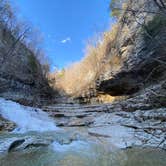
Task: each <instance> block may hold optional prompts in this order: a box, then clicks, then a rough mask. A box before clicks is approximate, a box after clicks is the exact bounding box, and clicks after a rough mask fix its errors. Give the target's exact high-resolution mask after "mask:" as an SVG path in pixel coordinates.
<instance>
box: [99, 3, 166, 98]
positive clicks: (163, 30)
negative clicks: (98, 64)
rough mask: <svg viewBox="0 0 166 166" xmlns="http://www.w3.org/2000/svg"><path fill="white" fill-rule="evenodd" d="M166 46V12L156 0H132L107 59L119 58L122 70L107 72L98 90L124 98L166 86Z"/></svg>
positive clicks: (122, 18)
mask: <svg viewBox="0 0 166 166" xmlns="http://www.w3.org/2000/svg"><path fill="white" fill-rule="evenodd" d="M165 46H166V15H165V11H161V9H160V8H159V7H158V6H157V5H156V4H155V3H154V1H152V0H150V1H149V0H140V1H137V0H130V1H129V3H128V6H127V9H126V11H124V13H123V16H122V17H121V18H120V20H119V22H118V33H117V37H116V40H115V42H114V47H111V49H110V53H109V55H108V56H107V61H109V59H110V58H111V57H113V56H118V57H119V59H120V63H121V65H120V68H119V69H118V70H114V69H112V68H111V67H112V66H110V69H108V68H107V69H105V71H104V72H103V73H102V74H101V75H102V77H101V78H102V79H100V84H99V85H98V90H99V91H100V92H103V93H105V94H110V95H112V96H121V95H132V94H135V93H136V92H139V91H140V90H142V89H144V88H147V87H149V86H152V85H156V84H161V83H162V84H165V82H166V80H165V78H166V77H165V76H166V68H165V64H166V63H165V62H166V47H165ZM162 93H165V92H164V91H162ZM163 95H165V94H163Z"/></svg>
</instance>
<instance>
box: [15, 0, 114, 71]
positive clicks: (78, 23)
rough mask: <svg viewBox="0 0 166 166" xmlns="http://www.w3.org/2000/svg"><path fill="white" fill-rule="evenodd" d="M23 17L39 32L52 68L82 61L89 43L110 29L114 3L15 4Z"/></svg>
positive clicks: (21, 0) (30, 0) (60, 0)
mask: <svg viewBox="0 0 166 166" xmlns="http://www.w3.org/2000/svg"><path fill="white" fill-rule="evenodd" d="M12 1H13V2H14V4H15V6H17V8H18V9H19V13H20V14H21V16H22V17H23V18H24V19H26V20H28V21H30V22H31V23H32V24H33V26H34V27H36V28H38V29H39V30H40V31H41V32H42V34H43V37H44V46H43V47H44V49H45V50H46V53H47V55H48V56H49V59H50V62H51V66H52V68H53V67H54V66H56V67H58V68H63V67H65V66H66V65H68V64H70V63H72V62H75V61H78V60H80V59H81V58H82V57H83V55H84V49H85V46H86V41H87V40H88V39H89V38H91V37H93V36H94V34H95V33H98V32H101V31H104V30H106V29H108V27H109V25H110V23H111V21H112V20H111V18H110V16H109V9H108V7H109V2H110V0H12Z"/></svg>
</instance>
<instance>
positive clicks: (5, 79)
mask: <svg viewBox="0 0 166 166" xmlns="http://www.w3.org/2000/svg"><path fill="white" fill-rule="evenodd" d="M47 93H49V86H48V83H47V80H46V79H45V78H44V75H43V73H42V69H41V65H40V63H39V62H38V60H37V59H36V57H35V55H34V54H33V52H32V51H30V50H29V49H28V48H27V47H26V46H25V45H24V44H22V43H21V42H20V41H17V39H15V38H14V37H13V36H12V35H11V33H10V31H7V29H6V28H5V27H4V26H2V25H1V26H0V96H1V97H5V98H7V99H12V100H16V101H19V102H22V103H24V104H32V103H34V102H37V100H38V99H39V98H40V97H41V95H47Z"/></svg>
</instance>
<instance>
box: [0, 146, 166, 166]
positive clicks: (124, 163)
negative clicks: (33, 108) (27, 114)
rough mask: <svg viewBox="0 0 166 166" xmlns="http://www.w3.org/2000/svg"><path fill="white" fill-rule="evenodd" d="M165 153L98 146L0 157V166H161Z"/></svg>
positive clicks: (40, 150) (47, 149)
mask: <svg viewBox="0 0 166 166" xmlns="http://www.w3.org/2000/svg"><path fill="white" fill-rule="evenodd" d="M165 163H166V152H165V151H162V150H154V149H129V150H127V151H114V152H110V151H108V150H106V149H105V148H103V147H101V146H94V145H92V146H91V149H89V150H88V151H86V148H85V150H83V149H81V150H80V151H78V149H77V151H74V149H73V150H68V151H63V152H60V151H58V150H57V151H56V150H52V149H51V148H40V149H35V150H31V149H30V150H29V151H28V152H27V151H26V152H12V153H10V154H8V155H5V156H1V157H0V166H165Z"/></svg>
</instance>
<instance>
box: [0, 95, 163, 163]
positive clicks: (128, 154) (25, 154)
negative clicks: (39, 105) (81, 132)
mask: <svg viewBox="0 0 166 166" xmlns="http://www.w3.org/2000/svg"><path fill="white" fill-rule="evenodd" d="M0 114H1V115H2V116H3V117H4V118H6V119H9V120H10V121H13V122H15V123H16V124H17V128H16V129H15V130H14V131H13V132H11V133H1V134H0V152H1V153H0V166H166V152H165V151H162V150H159V149H147V148H146V149H143V148H132V149H128V150H120V149H116V148H111V147H109V146H108V145H107V144H104V143H103V144H98V143H96V142H93V141H92V140H88V139H86V138H83V137H77V138H75V139H72V140H71V139H70V138H71V137H72V136H71V135H72V133H71V132H66V131H65V130H61V129H59V128H57V127H56V124H55V122H54V120H52V119H51V118H50V117H49V116H48V115H47V113H45V112H43V111H42V110H40V109H36V108H31V107H25V106H21V105H20V104H18V103H15V102H12V101H8V100H4V99H2V98H0ZM25 137H28V138H32V139H34V140H35V141H38V140H40V142H42V143H43V142H44V141H46V142H47V143H48V144H46V145H47V146H35V147H29V148H27V149H21V150H20V149H17V150H14V151H10V152H5V151H4V152H3V151H2V149H1V147H3V148H5V147H6V144H5V143H6V142H7V140H9V139H13V138H17V139H23V138H25ZM72 138H73V137H72ZM32 144H34V143H33V142H32V143H31V145H32ZM36 145H37V144H36Z"/></svg>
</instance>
